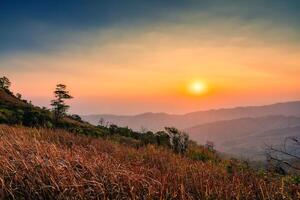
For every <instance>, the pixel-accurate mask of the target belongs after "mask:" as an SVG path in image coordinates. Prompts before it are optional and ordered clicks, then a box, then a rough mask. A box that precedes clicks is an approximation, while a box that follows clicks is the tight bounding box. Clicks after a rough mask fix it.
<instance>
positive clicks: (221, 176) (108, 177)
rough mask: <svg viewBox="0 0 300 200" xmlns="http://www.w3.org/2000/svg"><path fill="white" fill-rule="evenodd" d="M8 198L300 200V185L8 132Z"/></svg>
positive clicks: (1, 157)
mask: <svg viewBox="0 0 300 200" xmlns="http://www.w3.org/2000/svg"><path fill="white" fill-rule="evenodd" d="M0 189H1V191H0V193H1V194H0V195H1V197H2V198H16V199H20V198H24V199H299V198H300V192H299V190H300V186H299V185H292V184H291V183H286V182H284V179H282V180H281V179H280V178H274V177H271V176H263V175H258V174H257V173H255V172H252V171H251V170H241V171H239V172H234V173H232V174H228V173H227V172H226V169H225V168H224V167H222V165H221V164H220V165H219V164H218V165H217V164H213V163H203V162H199V161H192V160H189V159H187V158H183V157H180V156H178V155H174V154H172V153H171V152H169V151H167V150H164V149H159V148H154V147H152V146H148V147H145V148H141V149H138V150H136V149H134V148H130V147H126V146H122V145H119V144H115V143H113V142H111V141H105V140H101V139H94V138H89V137H83V136H75V135H73V134H69V133H66V132H64V131H50V130H44V129H40V130H37V129H29V128H23V127H19V128H13V127H8V126H0Z"/></svg>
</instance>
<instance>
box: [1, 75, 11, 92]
mask: <svg viewBox="0 0 300 200" xmlns="http://www.w3.org/2000/svg"><path fill="white" fill-rule="evenodd" d="M10 85H11V82H10V81H9V79H8V78H7V77H6V76H3V77H2V78H0V88H2V89H5V90H9V87H10Z"/></svg>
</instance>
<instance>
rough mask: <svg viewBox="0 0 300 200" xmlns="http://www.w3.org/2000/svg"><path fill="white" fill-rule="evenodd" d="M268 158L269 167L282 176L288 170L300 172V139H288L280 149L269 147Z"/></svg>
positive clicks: (267, 149) (267, 150)
mask: <svg viewBox="0 0 300 200" xmlns="http://www.w3.org/2000/svg"><path fill="white" fill-rule="evenodd" d="M266 156H267V161H268V163H269V165H271V167H273V168H274V170H275V171H277V172H280V173H281V174H285V169H286V168H289V169H292V170H295V171H298V172H300V139H299V138H297V137H287V138H285V140H284V143H283V145H282V146H280V147H278V146H277V147H274V146H267V148H266Z"/></svg>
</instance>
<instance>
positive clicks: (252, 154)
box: [82, 101, 300, 159]
mask: <svg viewBox="0 0 300 200" xmlns="http://www.w3.org/2000/svg"><path fill="white" fill-rule="evenodd" d="M82 118H83V119H84V120H86V121H88V122H90V123H92V124H97V123H98V122H99V120H100V119H102V122H103V123H108V124H116V125H118V126H128V127H129V128H131V129H133V130H141V129H144V130H151V131H158V130H162V129H163V128H164V127H166V126H175V127H177V128H179V129H181V130H184V131H185V132H187V133H188V134H189V136H190V138H191V139H192V140H195V141H196V142H198V143H200V144H204V143H206V142H207V141H213V142H214V144H215V148H217V150H219V151H222V152H224V153H228V154H232V155H236V156H239V157H244V158H250V159H261V158H263V153H264V149H265V147H266V146H267V145H280V144H282V142H283V141H284V138H286V137H292V136H300V101H293V102H282V103H276V104H271V105H263V106H248V107H236V108H223V109H213V110H207V111H197V112H192V113H187V114H183V115H173V114H166V113H144V114H139V115H132V116H125V115H123V116H119V115H101V114H98V115H85V116H82Z"/></svg>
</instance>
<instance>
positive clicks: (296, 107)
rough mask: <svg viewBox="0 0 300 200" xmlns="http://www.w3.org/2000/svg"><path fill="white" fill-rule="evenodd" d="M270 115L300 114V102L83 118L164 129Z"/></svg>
mask: <svg viewBox="0 0 300 200" xmlns="http://www.w3.org/2000/svg"><path fill="white" fill-rule="evenodd" d="M269 115H283V116H300V101H294V102H285V103H276V104H272V105H264V106H249V107H237V108H224V109H215V110H208V111H198V112H192V113H188V114H184V115H171V114H166V113H144V114H140V115H133V116H118V115H86V116H82V118H83V119H84V120H86V121H88V122H90V123H92V124H97V123H98V122H99V120H100V118H103V119H104V120H105V121H106V122H109V123H113V124H116V125H119V126H128V127H129V128H132V129H134V130H140V129H141V128H142V127H143V128H146V129H148V130H154V131H157V130H160V129H163V128H164V127H165V126H175V127H177V128H180V129H186V128H189V127H192V126H196V125H200V124H204V123H210V122H215V121H220V120H232V119H239V118H247V117H262V116H269Z"/></svg>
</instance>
